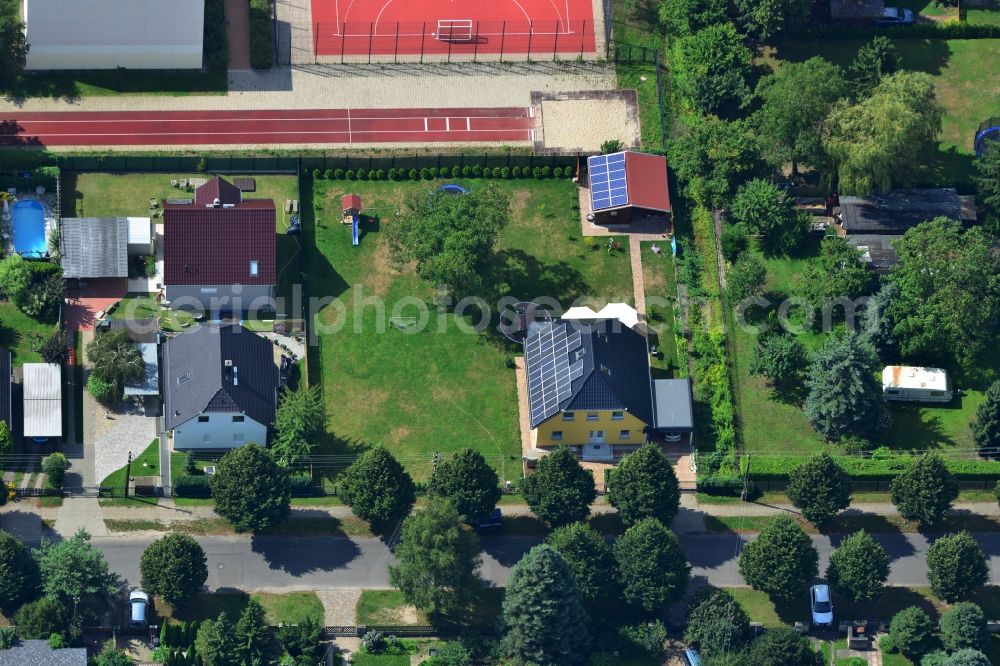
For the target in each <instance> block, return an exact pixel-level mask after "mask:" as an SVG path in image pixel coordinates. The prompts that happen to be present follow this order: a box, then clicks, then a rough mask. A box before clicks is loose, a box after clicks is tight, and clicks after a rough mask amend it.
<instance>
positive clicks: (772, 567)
mask: <svg viewBox="0 0 1000 666" xmlns="http://www.w3.org/2000/svg"><path fill="white" fill-rule="evenodd" d="M739 567H740V573H741V574H743V578H744V579H745V580H746V582H747V583H749V585H750V587H752V588H753V589H755V590H760V591H761V592H765V593H767V595H768V596H770V597H771V598H772V599H775V600H778V601H791V600H792V599H795V598H796V597H798V596H799V595H801V594H802V593H803V591H804V590H805V589H806V586H807V585H809V583H810V581H812V579H813V578H815V577H816V574H817V573H818V572H819V555H818V553H817V552H816V548H815V547H814V546H813V544H812V540H811V539H810V538H809V536H808V535H806V533H805V532H803V531H802V528H801V527H799V525H798V523H796V522H795V521H794V520H792V519H791V518H789V517H788V516H778V517H777V518H775V519H774V520H773V521H771V522H770V523H768V524H767V525H766V526H765V527H764V529H763V530H761V532H760V534H759V535H758V536H757V538H756V539H754V540H753V541H751V542H750V543H748V544H747V545H746V546H744V547H743V552H741V553H740V558H739Z"/></svg>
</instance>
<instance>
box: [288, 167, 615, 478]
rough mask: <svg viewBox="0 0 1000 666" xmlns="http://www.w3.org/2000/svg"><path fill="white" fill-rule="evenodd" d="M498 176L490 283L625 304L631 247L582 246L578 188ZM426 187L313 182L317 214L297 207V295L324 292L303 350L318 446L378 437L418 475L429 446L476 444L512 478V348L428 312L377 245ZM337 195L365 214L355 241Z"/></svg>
mask: <svg viewBox="0 0 1000 666" xmlns="http://www.w3.org/2000/svg"><path fill="white" fill-rule="evenodd" d="M462 182H463V183H464V184H465V185H466V186H468V187H472V188H476V187H483V186H485V185H486V183H485V182H484V181H462ZM495 184H496V186H497V187H500V188H501V189H503V190H504V191H506V192H507V193H509V194H510V199H511V207H512V212H511V217H510V222H509V224H508V226H507V228H506V229H505V230H504V231H503V232H502V234H501V236H500V239H499V243H498V247H497V264H498V266H497V270H498V271H499V272H500V274H501V276H502V277H500V278H498V280H502V281H504V282H506V283H507V284H508V285H509V286H510V295H511V296H513V297H514V298H517V299H518V300H533V299H537V298H539V297H549V298H555V299H556V300H558V301H559V302H560V303H561V304H562V305H563V306H564V307H568V306H569V305H570V304H572V303H573V302H574V301H575V300H576V299H578V298H583V297H592V298H594V299H595V300H594V301H593V302H592V305H596V306H597V307H603V305H604V304H605V303H606V302H609V301H622V300H623V301H627V302H632V293H631V292H632V287H631V269H630V265H629V257H628V251H627V249H626V250H625V251H623V252H617V253H615V254H612V255H609V254H608V253H607V252H605V251H604V250H603V249H602V248H600V247H598V248H596V249H592V248H590V247H589V246H587V245H586V244H585V243H584V242H583V240H582V239H581V234H580V222H579V212H578V210H577V206H578V199H577V190H576V186H575V185H573V184H572V183H571V182H569V181H568V180H563V181H556V180H545V181H536V180H519V181H499V182H496V183H495ZM433 186H434V184H432V183H420V182H418V183H414V182H399V183H395V182H347V181H332V182H331V181H326V180H319V181H317V182H316V192H315V193H314V195H313V197H312V201H313V202H314V205H315V211H311V210H308V209H307V208H306V207H303V216H304V217H303V222H304V235H303V243H304V247H305V248H307V254H306V268H305V284H306V286H307V290H308V295H309V297H310V299H314V298H315V299H320V298H326V299H332V300H333V303H331V304H329V305H326V306H325V307H324V308H323V309H322V310H321V311H320V312H319V314H318V317H317V318H316V319H315V322H316V323H317V325H316V326H315V327H314V328H315V329H316V330H317V331H318V339H317V340H316V341H314V344H312V345H311V347H310V368H309V373H310V381H311V382H313V383H316V382H317V381H319V382H321V383H322V387H323V392H324V396H325V400H326V403H327V407H328V411H329V413H330V426H329V433H330V435H331V437H330V438H329V441H327V442H325V443H324V444H323V446H322V447H321V449H322V451H323V452H324V453H344V452H356V451H360V450H362V449H364V448H366V447H369V446H372V445H374V444H379V443H381V444H384V445H385V446H386V447H388V448H389V449H390V450H392V451H393V453H394V454H395V455H396V456H397V457H398V458H399V459H400V461H401V462H402V463H403V464H404V465H405V466H406V467H407V468H408V470H409V471H410V473H411V474H413V475H414V477H415V478H417V479H418V480H424V479H426V478H427V477H428V475H429V473H430V469H431V455H432V454H433V453H434V452H442V453H448V452H454V451H457V450H459V449H461V448H464V447H467V446H473V447H476V448H478V449H479V450H480V451H481V452H482V453H483V455H484V456H486V457H487V459H488V460H489V461H490V463H491V464H492V465H494V466H495V467H496V468H497V469H498V470H499V471H500V472H501V475H502V479H510V480H516V479H517V478H519V477H520V468H521V465H520V455H521V454H520V438H519V434H518V425H517V400H516V386H515V377H514V371H513V370H512V369H511V368H510V367H509V365H508V363H509V362H510V361H511V360H512V359H513V358H514V356H515V355H517V354H520V353H521V349H520V347H514V346H513V345H511V344H509V343H507V342H506V341H505V340H501V339H499V336H498V335H497V334H496V332H495V330H494V328H493V326H494V324H495V323H496V322H493V323H491V325H490V326H488V327H487V331H485V332H483V333H478V334H477V333H471V332H465V331H463V330H462V329H460V325H462V324H464V323H465V320H464V319H463V320H461V321H460V320H459V319H458V318H457V317H456V315H455V314H453V313H451V312H447V311H443V312H439V311H438V309H437V307H436V306H434V301H433V298H434V294H435V292H434V290H433V289H432V285H430V284H428V283H427V282H425V281H424V280H422V279H420V278H419V277H418V276H417V275H416V273H415V272H414V271H413V269H412V268H410V267H407V268H406V269H404V270H403V271H401V272H400V271H397V270H396V269H395V268H394V267H393V266H392V264H391V261H390V257H389V252H388V248H387V247H386V246H385V244H384V243H383V242H382V237H381V234H380V229H381V225H387V224H393V213H394V211H395V210H396V209H397V208H398V207H399V205H400V204H401V201H402V199H403V197H404V196H405V194H406V193H407V192H409V191H412V190H414V189H415V188H421V189H429V188H431V187H433ZM345 193H357V194H360V195H361V197H362V201H363V205H364V209H365V220H364V222H363V235H362V237H361V242H360V245H359V246H357V247H354V246H352V245H351V235H350V227H349V226H347V225H344V224H342V223H341V220H340V213H341V210H340V197H341V195H343V194H345ZM303 199H304V200H306V199H307V197H306V195H305V193H304V194H303ZM313 213H314V216H313ZM314 217H315V221H314V219H313V218H314ZM313 248H315V249H313ZM366 299H367V300H366ZM424 317H426V325H424V326H422V327H419V326H418V325H417V324H418V323H419V321H420V319H421V318H424ZM464 328H468V327H464Z"/></svg>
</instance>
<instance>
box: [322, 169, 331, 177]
mask: <svg viewBox="0 0 1000 666" xmlns="http://www.w3.org/2000/svg"><path fill="white" fill-rule="evenodd" d="M323 177H324V178H326V179H327V180H333V169H327V170H326V171H324V172H323Z"/></svg>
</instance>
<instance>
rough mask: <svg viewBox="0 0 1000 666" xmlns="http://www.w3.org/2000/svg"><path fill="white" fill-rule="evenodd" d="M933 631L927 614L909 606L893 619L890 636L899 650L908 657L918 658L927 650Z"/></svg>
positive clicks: (890, 625)
mask: <svg viewBox="0 0 1000 666" xmlns="http://www.w3.org/2000/svg"><path fill="white" fill-rule="evenodd" d="M932 629H933V625H932V624H931V619H930V618H929V617H928V616H927V613H925V612H924V610H923V609H921V608H918V607H916V606H909V607H908V608H904V609H903V610H901V611H899V612H898V613H896V614H895V615H894V616H893V617H892V622H890V623H889V636H891V637H892V644H893V645H894V646H895V648H896V649H897V650H899V651H900V652H902V653H903V654H905V655H907V656H918V655H921V654H923V653H924V652H925V651H926V650H927V647H928V645H929V642H930V638H931V630H932Z"/></svg>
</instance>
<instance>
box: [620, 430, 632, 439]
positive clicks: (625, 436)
mask: <svg viewBox="0 0 1000 666" xmlns="http://www.w3.org/2000/svg"><path fill="white" fill-rule="evenodd" d="M630 437H632V431H630V430H622V431H621V432H620V433H618V439H629V438H630Z"/></svg>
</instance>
